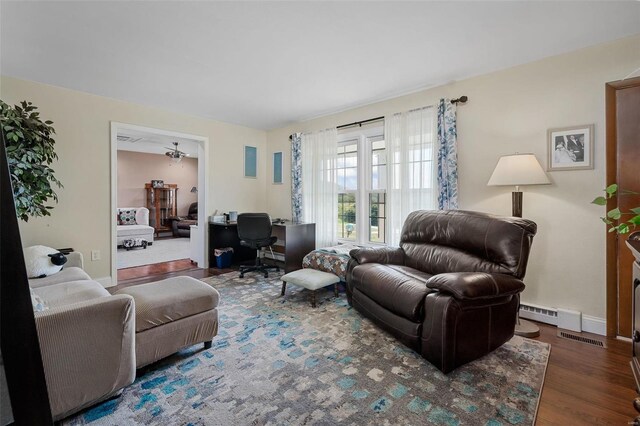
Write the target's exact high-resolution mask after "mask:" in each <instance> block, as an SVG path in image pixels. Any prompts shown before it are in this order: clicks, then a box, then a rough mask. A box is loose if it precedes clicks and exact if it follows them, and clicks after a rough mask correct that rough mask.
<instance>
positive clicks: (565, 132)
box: [547, 124, 593, 172]
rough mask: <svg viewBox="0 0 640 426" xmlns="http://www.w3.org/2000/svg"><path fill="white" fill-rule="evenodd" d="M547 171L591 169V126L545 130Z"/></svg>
mask: <svg viewBox="0 0 640 426" xmlns="http://www.w3.org/2000/svg"><path fill="white" fill-rule="evenodd" d="M547 152H548V155H547V170H548V171H550V172H553V171H556V170H585V169H593V124H586V125H584V126H573V127H563V128H560V129H549V130H547Z"/></svg>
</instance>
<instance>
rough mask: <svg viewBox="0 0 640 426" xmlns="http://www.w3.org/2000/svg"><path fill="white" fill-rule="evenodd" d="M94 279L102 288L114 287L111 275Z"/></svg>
mask: <svg viewBox="0 0 640 426" xmlns="http://www.w3.org/2000/svg"><path fill="white" fill-rule="evenodd" d="M95 281H97V282H99V283H100V284H102V286H103V287H104V288H109V287H115V285H116V283H114V282H113V280H112V279H111V277H102V278H95Z"/></svg>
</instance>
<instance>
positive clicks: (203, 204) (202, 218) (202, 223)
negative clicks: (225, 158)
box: [110, 121, 209, 286]
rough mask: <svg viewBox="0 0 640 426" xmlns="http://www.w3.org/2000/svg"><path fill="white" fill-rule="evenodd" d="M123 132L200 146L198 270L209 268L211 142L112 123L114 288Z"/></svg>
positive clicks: (115, 281)
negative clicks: (195, 143) (120, 145)
mask: <svg viewBox="0 0 640 426" xmlns="http://www.w3.org/2000/svg"><path fill="white" fill-rule="evenodd" d="M120 130H136V131H141V132H149V133H155V134H159V135H164V136H170V137H175V138H178V139H190V140H192V141H195V142H197V143H198V232H199V233H200V239H199V240H200V241H201V242H202V247H201V249H202V250H201V251H200V256H199V257H200V258H199V259H197V262H198V267H200V268H205V269H206V268H208V267H209V256H207V255H206V254H207V247H208V246H209V233H208V232H206V230H207V215H206V214H205V212H207V211H209V210H208V207H207V192H208V191H207V190H208V186H209V185H208V182H209V168H208V167H207V161H208V159H209V138H208V137H205V136H198V135H191V134H188V133H181V132H174V131H171V130H164V129H158V128H154V127H144V126H138V125H135V124H128V123H119V122H116V121H112V122H111V219H110V221H111V286H114V285H116V284H117V283H118V265H117V260H116V259H117V258H116V256H117V251H118V245H117V231H116V225H117V223H116V213H117V208H118V131H120Z"/></svg>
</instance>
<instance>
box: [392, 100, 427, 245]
mask: <svg viewBox="0 0 640 426" xmlns="http://www.w3.org/2000/svg"><path fill="white" fill-rule="evenodd" d="M384 120H385V121H384V129H385V131H384V133H385V141H386V144H387V152H388V160H387V161H388V164H389V166H388V167H387V168H388V184H387V197H388V206H387V209H388V219H387V221H388V226H389V230H388V232H389V234H388V235H389V244H390V245H394V246H397V245H398V244H399V243H400V233H401V231H402V225H403V224H404V221H405V219H406V218H407V215H408V214H409V213H411V212H412V211H414V210H436V209H437V208H438V194H437V146H436V111H435V108H433V107H426V108H421V109H418V110H413V111H408V112H403V113H398V114H394V115H392V116H390V117H385V119H384Z"/></svg>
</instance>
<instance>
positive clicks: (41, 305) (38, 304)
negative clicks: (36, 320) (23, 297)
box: [29, 288, 49, 312]
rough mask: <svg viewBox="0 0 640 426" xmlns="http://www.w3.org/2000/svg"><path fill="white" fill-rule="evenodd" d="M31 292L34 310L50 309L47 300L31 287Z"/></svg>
mask: <svg viewBox="0 0 640 426" xmlns="http://www.w3.org/2000/svg"><path fill="white" fill-rule="evenodd" d="M29 292H30V293H31V305H32V306H33V312H42V311H46V310H47V309H49V306H48V305H47V302H45V301H44V299H42V297H40V296H39V295H37V294H35V293H34V292H33V290H32V289H31V288H29Z"/></svg>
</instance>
